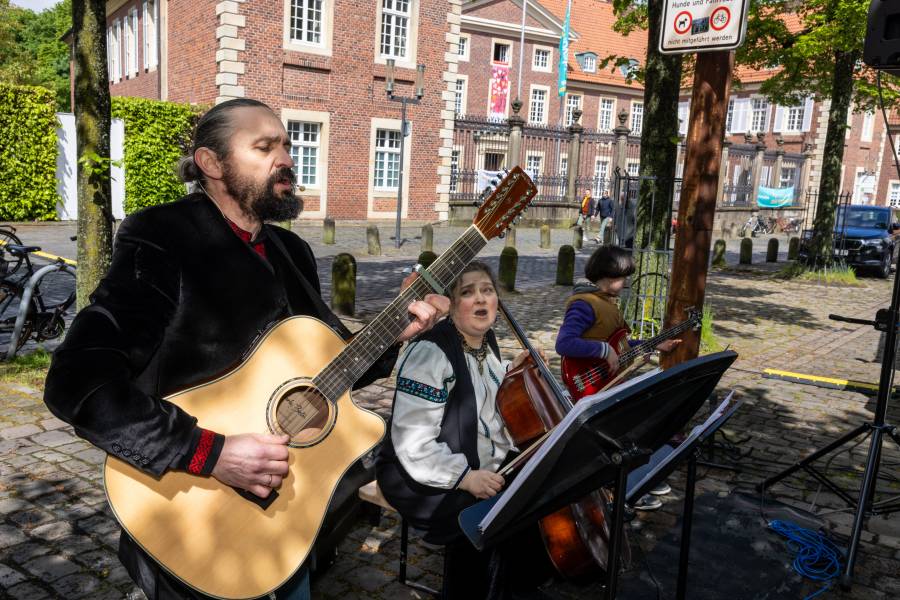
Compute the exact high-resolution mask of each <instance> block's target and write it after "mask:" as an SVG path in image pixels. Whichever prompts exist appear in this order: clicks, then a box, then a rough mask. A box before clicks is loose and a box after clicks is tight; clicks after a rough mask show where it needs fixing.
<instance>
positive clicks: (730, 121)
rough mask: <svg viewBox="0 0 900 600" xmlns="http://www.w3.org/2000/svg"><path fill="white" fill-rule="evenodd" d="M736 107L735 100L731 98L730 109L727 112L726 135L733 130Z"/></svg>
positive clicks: (729, 101) (729, 100)
mask: <svg viewBox="0 0 900 600" xmlns="http://www.w3.org/2000/svg"><path fill="white" fill-rule="evenodd" d="M734 106H735V101H734V98H729V99H728V108H727V109H726V110H725V133H731V129H732V127H734Z"/></svg>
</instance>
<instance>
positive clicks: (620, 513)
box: [603, 461, 628, 600]
mask: <svg viewBox="0 0 900 600" xmlns="http://www.w3.org/2000/svg"><path fill="white" fill-rule="evenodd" d="M627 489H628V463H627V461H623V462H622V463H621V464H620V465H619V468H618V469H617V472H616V487H615V498H614V500H613V514H612V526H611V527H610V532H609V537H610V540H609V555H608V558H607V560H606V593H605V594H604V595H603V597H604V598H605V600H614V599H615V597H616V586H617V585H618V582H619V555H620V554H621V553H622V536H623V534H624V528H625V493H626V490H627Z"/></svg>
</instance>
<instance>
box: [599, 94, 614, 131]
mask: <svg viewBox="0 0 900 600" xmlns="http://www.w3.org/2000/svg"><path fill="white" fill-rule="evenodd" d="M604 101H609V102H611V103H612V105H611V108H610V109H609V126H608V127H605V126H604V124H603V121H604V119H603V116H604V114H606V111H604V110H603V102H604ZM615 128H616V99H615V98H614V97H610V96H600V99H599V101H598V102H597V131H607V132H609V131H612V130H613V129H615Z"/></svg>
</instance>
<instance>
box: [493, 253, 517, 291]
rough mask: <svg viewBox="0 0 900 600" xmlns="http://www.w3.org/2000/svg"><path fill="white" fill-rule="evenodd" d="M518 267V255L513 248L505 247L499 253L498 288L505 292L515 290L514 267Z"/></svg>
mask: <svg viewBox="0 0 900 600" xmlns="http://www.w3.org/2000/svg"><path fill="white" fill-rule="evenodd" d="M518 265H519V253H518V252H517V251H516V249H515V248H513V247H511V246H507V247H506V248H504V249H503V250H502V251H501V252H500V269H499V273H498V275H497V278H498V279H499V280H500V287H502V288H503V289H504V290H506V291H507V292H511V291H513V290H515V289H516V267H518Z"/></svg>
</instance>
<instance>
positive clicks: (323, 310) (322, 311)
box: [268, 230, 353, 340]
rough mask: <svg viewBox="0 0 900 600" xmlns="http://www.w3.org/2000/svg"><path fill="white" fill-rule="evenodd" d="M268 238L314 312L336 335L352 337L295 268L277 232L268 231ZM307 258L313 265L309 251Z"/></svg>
mask: <svg viewBox="0 0 900 600" xmlns="http://www.w3.org/2000/svg"><path fill="white" fill-rule="evenodd" d="M268 239H270V240H271V241H272V245H273V246H275V247H276V248H277V249H278V251H279V252H280V253H281V256H282V257H284V259H285V261H286V262H287V264H288V266H289V267H290V269H291V271H293V273H294V276H295V277H296V278H297V280H298V281H299V282H300V286H301V287H302V288H303V291H304V292H306V295H307V296H308V297H309V299H310V301H311V302H312V303H313V306H314V307H315V309H316V312H317V313H318V314H319V316H320V317H321V318H322V320H324V321H325V322H326V323H328V326H329V327H331V328H332V329H334V330H335V331H336V332H337V333H338V335H340V336H341V337H342V338H343V339H344V340H349V339H350V338H351V337H353V334H352V333H350V330H349V329H347V327H346V326H345V325H344V324H343V323H341V320H340V319H338V318H337V316H336V315H335V314H334V313H333V312H332V311H331V309H330V308H329V307H328V305H327V304H325V301H324V300H322V296H321V295H320V294H319V292H317V291H316V289H315V288H314V287H313V286H312V284H311V283H310V282H309V280H307V279H306V277H305V276H304V275H303V272H302V271H300V269H299V268H297V265H295V264H294V260H293V259H292V258H291V255H290V253H289V252H288V250H287V248H285V247H284V242H282V241H281V239H280V238H279V237H278V233H277V232H275V231H271V230H270V231H269V232H268ZM309 258H310V259H311V260H312V264H313V265H315V264H316V261H315V258H314V257H313V256H312V253H310V256H309Z"/></svg>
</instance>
